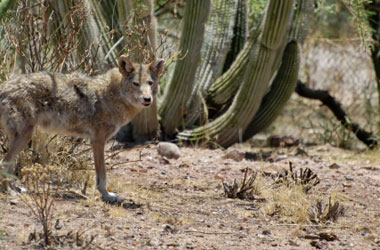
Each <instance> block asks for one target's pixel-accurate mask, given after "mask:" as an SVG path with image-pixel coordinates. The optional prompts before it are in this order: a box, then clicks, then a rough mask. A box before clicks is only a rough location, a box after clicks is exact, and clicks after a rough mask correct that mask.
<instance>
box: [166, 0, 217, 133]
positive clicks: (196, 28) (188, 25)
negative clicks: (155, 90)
mask: <svg viewBox="0 0 380 250" xmlns="http://www.w3.org/2000/svg"><path fill="white" fill-rule="evenodd" d="M210 5H211V3H210V0H189V1H186V6H185V14H184V24H183V28H182V35H181V41H180V51H181V52H182V56H184V58H183V59H182V60H180V61H178V62H177V63H176V65H175V69H174V73H173V77H172V79H171V81H170V84H168V85H167V86H166V89H165V94H164V96H163V99H162V104H161V106H160V110H159V114H160V116H161V124H162V127H163V131H164V133H165V136H167V137H172V136H173V135H174V134H175V133H176V129H177V128H179V127H181V125H182V124H183V123H184V121H183V113H184V110H185V105H186V103H187V101H188V99H189V97H190V95H191V90H192V86H194V81H195V73H196V70H197V66H198V65H199V63H200V59H201V53H200V51H201V45H202V41H203V36H204V30H205V23H206V21H207V19H208V16H209V12H210Z"/></svg>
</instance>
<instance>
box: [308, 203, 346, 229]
mask: <svg viewBox="0 0 380 250" xmlns="http://www.w3.org/2000/svg"><path fill="white" fill-rule="evenodd" d="M345 210H346V209H345V207H343V206H342V205H341V204H340V203H339V201H335V202H334V203H332V202H331V197H330V198H329V202H328V203H327V204H324V203H323V202H322V201H321V200H317V201H316V203H315V204H314V205H312V206H311V208H310V211H309V217H310V221H311V222H313V223H316V224H317V223H319V222H327V221H333V222H335V221H336V220H337V219H338V217H339V216H341V215H343V214H344V212H345Z"/></svg>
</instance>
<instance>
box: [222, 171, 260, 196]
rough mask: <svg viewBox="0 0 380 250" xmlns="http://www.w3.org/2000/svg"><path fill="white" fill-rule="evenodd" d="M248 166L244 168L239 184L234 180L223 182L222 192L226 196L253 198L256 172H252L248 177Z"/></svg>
mask: <svg viewBox="0 0 380 250" xmlns="http://www.w3.org/2000/svg"><path fill="white" fill-rule="evenodd" d="M248 172H249V168H246V169H244V177H243V180H242V181H241V183H240V184H238V183H237V182H236V180H234V182H233V184H231V185H230V184H227V183H225V182H223V187H224V194H225V196H226V197H227V198H232V199H235V198H239V199H242V200H253V199H254V198H255V197H254V195H255V194H257V192H256V191H257V190H256V188H255V185H254V182H255V180H256V177H257V172H253V173H252V174H251V176H250V177H249V178H248Z"/></svg>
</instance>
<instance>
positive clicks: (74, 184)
mask: <svg viewBox="0 0 380 250" xmlns="http://www.w3.org/2000/svg"><path fill="white" fill-rule="evenodd" d="M90 151H91V148H90V146H89V145H87V144H86V143H85V142H83V141H81V140H79V141H78V140H75V139H73V138H71V137H65V136H49V135H47V134H46V133H43V132H41V131H39V130H37V131H35V134H34V135H33V138H32V141H31V143H30V147H28V148H26V149H25V150H24V151H23V152H21V153H20V155H19V158H18V164H17V165H18V166H22V167H23V168H24V167H31V166H33V165H34V164H40V165H50V166H56V167H57V174H56V175H54V178H52V179H51V181H52V183H53V184H54V185H56V187H57V188H58V189H59V192H56V195H57V196H59V197H63V196H64V197H69V196H70V197H71V196H73V195H74V196H75V197H77V196H80V197H81V198H83V197H84V196H83V195H86V191H87V188H88V187H89V186H90V185H92V184H93V178H91V177H92V176H93V175H94V173H93V165H92V164H93V162H92V155H91V152H90ZM19 168H21V167H19ZM20 176H21V177H23V175H22V173H21V175H20ZM52 177H53V176H52ZM73 189H74V190H75V189H80V190H81V193H82V194H83V195H79V194H78V193H77V192H75V191H73Z"/></svg>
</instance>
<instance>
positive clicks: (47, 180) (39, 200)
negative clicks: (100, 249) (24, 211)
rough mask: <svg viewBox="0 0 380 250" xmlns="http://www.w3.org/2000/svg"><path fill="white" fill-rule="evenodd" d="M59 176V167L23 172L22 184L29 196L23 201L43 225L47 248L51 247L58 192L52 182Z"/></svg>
mask: <svg viewBox="0 0 380 250" xmlns="http://www.w3.org/2000/svg"><path fill="white" fill-rule="evenodd" d="M57 174H58V170H57V167H54V166H42V165H40V164H34V165H33V166H31V167H27V168H24V169H23V170H22V175H23V178H22V182H23V183H24V186H25V188H26V189H27V196H21V197H22V198H21V200H22V201H23V202H24V203H25V205H26V206H27V207H28V208H29V209H30V211H31V212H32V213H33V215H34V216H35V217H36V218H37V219H38V221H39V222H40V223H41V225H42V229H43V239H44V243H45V245H47V246H48V245H50V237H51V218H52V216H53V207H54V206H53V205H54V196H55V193H56V191H57V189H56V188H55V187H54V186H53V184H52V180H53V178H54V176H55V175H57Z"/></svg>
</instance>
